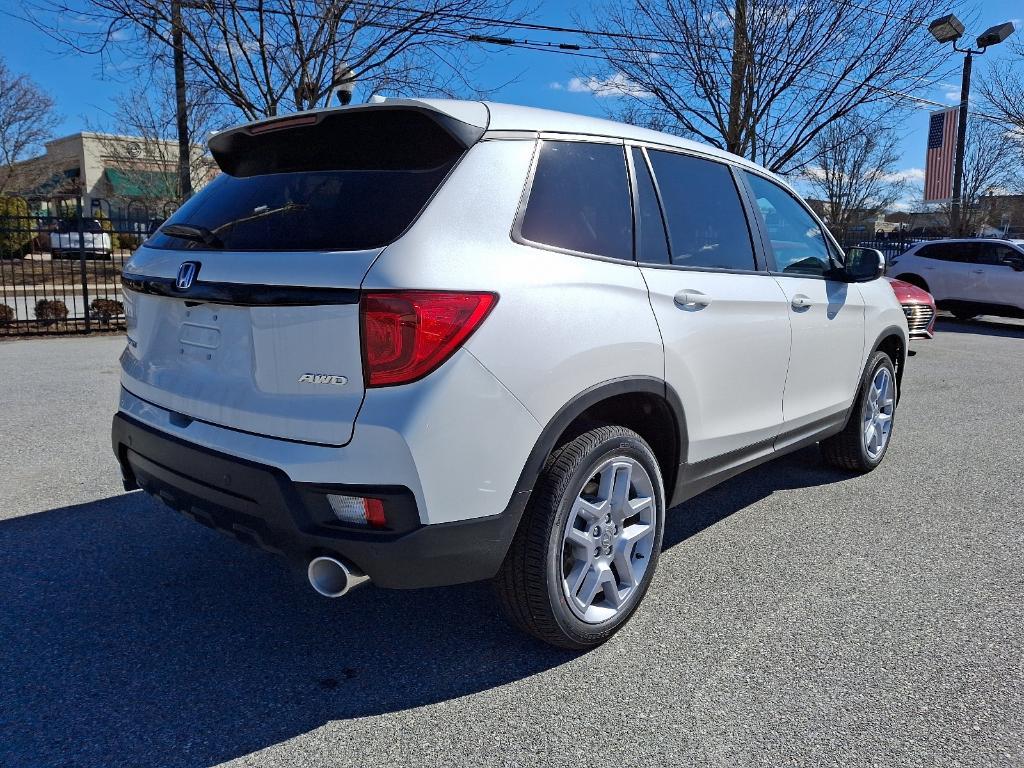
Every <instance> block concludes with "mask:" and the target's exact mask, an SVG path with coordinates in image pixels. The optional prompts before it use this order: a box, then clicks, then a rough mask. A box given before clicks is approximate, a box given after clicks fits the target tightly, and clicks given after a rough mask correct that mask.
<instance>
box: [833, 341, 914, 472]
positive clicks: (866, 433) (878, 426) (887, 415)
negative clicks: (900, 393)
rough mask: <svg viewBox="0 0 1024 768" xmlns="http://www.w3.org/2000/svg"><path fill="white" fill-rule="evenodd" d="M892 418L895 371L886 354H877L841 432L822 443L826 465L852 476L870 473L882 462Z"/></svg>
mask: <svg viewBox="0 0 1024 768" xmlns="http://www.w3.org/2000/svg"><path fill="white" fill-rule="evenodd" d="M895 415H896V369H895V368H894V366H893V362H892V359H891V358H890V357H889V356H888V355H887V354H886V353H885V352H876V353H875V355H874V357H872V358H871V363H870V364H869V365H868V368H867V372H866V376H865V377H864V380H863V381H862V382H861V386H860V390H859V391H858V392H857V399H856V400H854V402H853V408H852V409H851V410H850V418H849V419H848V420H847V422H846V426H845V427H844V428H843V431H842V432H840V433H839V434H838V435H835V436H834V437H830V438H828V439H827V440H823V441H822V443H821V452H822V455H823V456H824V457H825V461H827V462H828V463H829V464H831V465H832V466H834V467H837V468H839V469H846V470H849V471H851V472H862V473H863V472H870V471H871V470H873V469H874V468H875V467H877V466H878V465H879V464H881V463H882V459H883V458H885V452H886V450H887V449H888V448H889V441H890V439H891V438H892V425H893V418H894V417H895Z"/></svg>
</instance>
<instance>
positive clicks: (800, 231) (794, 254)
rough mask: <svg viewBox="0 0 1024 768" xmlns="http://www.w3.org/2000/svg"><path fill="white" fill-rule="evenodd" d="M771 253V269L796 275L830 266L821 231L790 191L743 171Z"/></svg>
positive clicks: (823, 269) (827, 268)
mask: <svg viewBox="0 0 1024 768" xmlns="http://www.w3.org/2000/svg"><path fill="white" fill-rule="evenodd" d="M745 175H746V178H747V180H748V181H749V182H750V186H751V188H752V189H753V190H754V197H755V198H757V207H758V209H759V210H760V212H761V217H762V219H763V221H764V225H765V229H766V231H767V232H768V238H769V239H770V240H771V244H772V251H773V252H774V254H775V269H776V270H777V271H779V272H785V273H790V274H798V275H824V274H825V272H827V271H828V270H830V269H831V268H832V263H831V261H830V260H829V249H828V245H827V244H826V241H825V234H824V233H823V232H822V231H821V227H820V226H819V225H818V222H817V221H815V220H814V217H812V216H811V214H810V213H808V212H807V209H806V208H804V206H803V205H802V204H801V203H799V202H798V201H797V199H796V198H795V197H793V195H791V194H790V193H789V192H788V191H786V190H785V189H783V188H782V187H780V186H779V185H778V184H775V183H774V182H771V181H768V179H766V178H764V177H763V176H757V175H755V174H752V173H745Z"/></svg>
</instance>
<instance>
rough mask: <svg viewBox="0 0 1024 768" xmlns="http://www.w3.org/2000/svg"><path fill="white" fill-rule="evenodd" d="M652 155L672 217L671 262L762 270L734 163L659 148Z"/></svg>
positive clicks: (666, 205)
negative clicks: (755, 251) (755, 257)
mask: <svg viewBox="0 0 1024 768" xmlns="http://www.w3.org/2000/svg"><path fill="white" fill-rule="evenodd" d="M648 156H649V157H650V158H651V165H652V166H654V177H655V179H656V180H657V182H658V189H659V191H660V192H661V202H662V204H663V205H664V207H665V217H666V219H668V233H669V244H670V246H671V249H672V251H671V263H672V264H675V265H677V266H682V267H705V268H714V269H742V270H752V269H756V264H755V263H754V249H753V246H752V245H751V243H750V229H749V227H748V226H747V218H746V215H745V214H744V212H743V205H742V204H741V203H740V197H739V192H738V191H737V189H736V183H735V182H734V181H733V178H732V173H731V171H730V170H729V168H728V167H727V166H725V165H723V164H722V163H715V162H711V161H710V160H702V159H700V158H697V157H690V156H689V155H679V154H674V153H672V152H662V151H659V150H655V151H649V152H648Z"/></svg>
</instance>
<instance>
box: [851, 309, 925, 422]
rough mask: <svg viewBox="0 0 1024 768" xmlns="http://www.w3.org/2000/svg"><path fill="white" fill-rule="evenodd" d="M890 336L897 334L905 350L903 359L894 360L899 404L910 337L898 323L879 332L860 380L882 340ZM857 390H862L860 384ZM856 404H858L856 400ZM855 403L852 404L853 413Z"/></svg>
mask: <svg viewBox="0 0 1024 768" xmlns="http://www.w3.org/2000/svg"><path fill="white" fill-rule="evenodd" d="M890 336H895V337H897V338H898V339H899V340H900V346H901V348H902V350H903V355H902V359H900V360H894V361H893V363H894V364H895V367H896V403H897V404H899V401H900V397H902V395H903V386H902V385H903V371H904V369H905V368H906V366H907V355H908V353H909V351H910V339H909V338H908V336H907V333H906V332H905V331H904V330H903V329H902V328H900V327H899V326H898V325H890V326H887V327H886V328H885V329H884V330H883V331H882V332H881V333H879V334H878V336H876V337H875V343H874V344H872V345H871V349H870V351H869V352H868V354H867V356H866V357H865V358H864V366H863V367H862V369H861V373H860V381H861V382H863V381H864V377H865V376H867V374H868V365H869V364H870V363H871V358H872V357H874V356H875V353H876V352H877V351H878V350H879V348H880V347H881V346H882V342H883V341H885V340H886V339H888V338H889V337H890ZM857 391H858V392H859V391H860V386H858V387H857ZM854 405H856V402H854ZM854 405H851V406H850V410H851V413H852V411H853V407H854Z"/></svg>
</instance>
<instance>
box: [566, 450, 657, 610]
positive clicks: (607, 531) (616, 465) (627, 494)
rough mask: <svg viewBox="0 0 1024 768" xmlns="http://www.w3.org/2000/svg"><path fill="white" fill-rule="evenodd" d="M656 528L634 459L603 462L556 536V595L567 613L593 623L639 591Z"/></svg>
mask: <svg viewBox="0 0 1024 768" xmlns="http://www.w3.org/2000/svg"><path fill="white" fill-rule="evenodd" d="M657 525H658V515H657V502H656V499H655V493H654V483H653V482H652V481H651V477H650V475H649V474H648V473H647V470H645V469H644V467H643V465H641V464H640V463H639V462H638V461H636V460H635V459H631V458H629V457H627V456H616V457H613V458H610V459H607V460H606V461H604V462H603V463H602V464H601V465H600V466H599V467H598V468H597V469H596V470H595V472H594V473H593V474H592V475H591V477H590V478H589V479H588V480H587V482H586V483H585V484H584V485H583V488H582V489H581V491H580V492H579V494H578V495H577V497H576V499H575V501H574V502H573V505H572V510H571V511H570V512H569V519H568V520H567V521H566V525H565V529H564V531H563V535H562V558H561V566H562V568H561V574H562V590H563V593H564V595H565V598H566V600H567V601H568V603H569V607H570V608H571V609H572V612H573V613H574V614H575V615H576V616H577V617H578V618H579V619H581V620H582V621H585V622H587V623H590V624H597V623H600V622H603V621H607V620H608V619H611V618H613V617H614V616H616V615H617V614H618V613H619V612H620V611H621V610H622V609H623V608H624V606H626V604H627V603H629V602H630V598H631V597H632V596H633V595H634V594H635V593H636V592H637V591H638V590H639V588H640V585H641V584H642V583H643V579H644V574H646V573H647V568H648V564H649V563H650V560H651V551H652V549H653V546H654V542H655V540H656V536H655V534H656V532H657Z"/></svg>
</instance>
